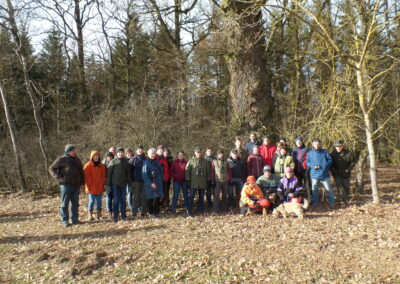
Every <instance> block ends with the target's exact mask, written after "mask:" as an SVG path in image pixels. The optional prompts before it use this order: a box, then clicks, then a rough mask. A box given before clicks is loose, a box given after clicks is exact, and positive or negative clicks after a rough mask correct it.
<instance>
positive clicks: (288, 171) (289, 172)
mask: <svg viewBox="0 0 400 284" xmlns="http://www.w3.org/2000/svg"><path fill="white" fill-rule="evenodd" d="M292 176H293V169H292V168H291V167H286V168H285V177H286V178H291V177H292Z"/></svg>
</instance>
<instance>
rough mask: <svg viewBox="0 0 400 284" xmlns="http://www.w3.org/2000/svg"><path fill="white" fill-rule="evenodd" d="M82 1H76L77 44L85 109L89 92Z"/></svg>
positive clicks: (81, 98) (82, 101)
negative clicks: (84, 48) (80, 4)
mask: <svg viewBox="0 0 400 284" xmlns="http://www.w3.org/2000/svg"><path fill="white" fill-rule="evenodd" d="M79 1H80V0H74V2H75V15H74V17H75V24H76V30H77V33H78V38H77V44H78V60H79V77H80V78H79V81H80V85H81V88H80V89H81V90H80V91H81V94H80V100H81V103H82V104H83V106H84V107H86V103H87V101H88V97H87V90H86V76H85V54H84V50H83V24H82V18H81V10H80V7H79Z"/></svg>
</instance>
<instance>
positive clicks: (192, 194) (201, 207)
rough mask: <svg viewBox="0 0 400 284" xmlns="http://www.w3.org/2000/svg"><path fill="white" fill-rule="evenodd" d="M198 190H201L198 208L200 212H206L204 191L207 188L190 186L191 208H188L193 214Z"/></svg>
mask: <svg viewBox="0 0 400 284" xmlns="http://www.w3.org/2000/svg"><path fill="white" fill-rule="evenodd" d="M196 191H198V192H199V203H198V206H197V210H198V211H199V212H200V213H203V212H204V191H205V190H204V189H201V188H199V189H197V188H190V192H189V208H188V211H189V214H191V213H192V212H193V203H194V198H195V195H196Z"/></svg>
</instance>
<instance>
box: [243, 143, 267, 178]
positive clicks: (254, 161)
mask: <svg viewBox="0 0 400 284" xmlns="http://www.w3.org/2000/svg"><path fill="white" fill-rule="evenodd" d="M264 165H265V160H264V158H263V157H262V156H261V155H260V153H258V147H257V146H254V148H253V154H251V155H250V156H249V157H248V158H247V176H254V177H256V178H258V177H260V176H262V175H263V168H264Z"/></svg>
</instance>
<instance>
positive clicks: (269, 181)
mask: <svg viewBox="0 0 400 284" xmlns="http://www.w3.org/2000/svg"><path fill="white" fill-rule="evenodd" d="M256 184H257V185H258V186H259V187H260V188H261V189H262V191H263V193H264V195H265V196H268V195H270V194H272V193H276V190H277V188H278V185H279V179H278V178H277V177H276V176H274V175H271V177H270V178H266V177H265V175H262V176H260V177H259V178H258V179H257V182H256Z"/></svg>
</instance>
